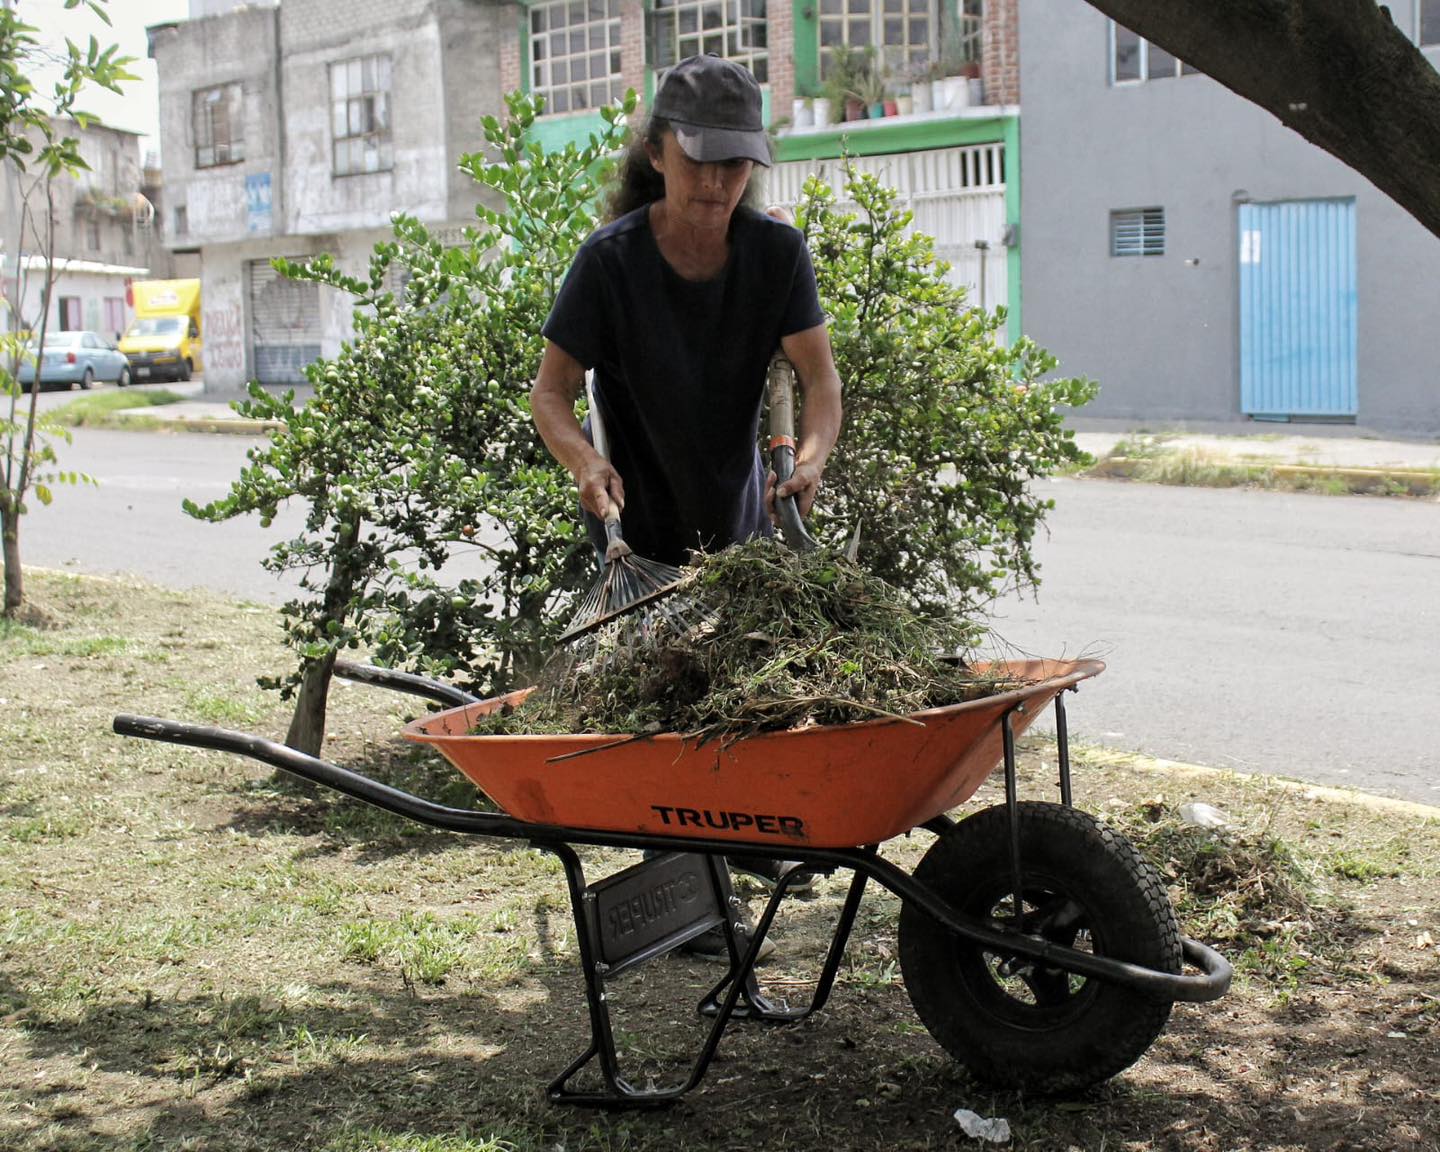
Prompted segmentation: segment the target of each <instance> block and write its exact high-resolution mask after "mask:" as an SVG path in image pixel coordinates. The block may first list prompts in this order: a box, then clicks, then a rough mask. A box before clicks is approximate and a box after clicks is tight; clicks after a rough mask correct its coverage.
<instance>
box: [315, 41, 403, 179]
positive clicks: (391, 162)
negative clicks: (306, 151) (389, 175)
mask: <svg viewBox="0 0 1440 1152" xmlns="http://www.w3.org/2000/svg"><path fill="white" fill-rule="evenodd" d="M330 130H331V134H332V135H333V137H334V139H333V143H332V148H333V149H334V152H333V171H334V173H335V175H337V176H351V175H354V174H356V173H360V172H385V171H388V170H389V169H391V168H393V167H394V166H395V157H394V151H393V148H392V145H391V142H390V57H389V56H388V55H386V54H380V55H374V56H356V57H354V58H353V59H350V60H341V61H339V62H337V63H335V64H331V65H330Z"/></svg>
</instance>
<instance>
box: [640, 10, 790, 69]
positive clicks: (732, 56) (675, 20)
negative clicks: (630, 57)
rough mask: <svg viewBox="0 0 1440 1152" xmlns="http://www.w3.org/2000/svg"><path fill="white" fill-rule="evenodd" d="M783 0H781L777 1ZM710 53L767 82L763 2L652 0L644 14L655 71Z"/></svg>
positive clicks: (766, 50) (767, 63)
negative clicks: (647, 25)
mask: <svg viewBox="0 0 1440 1152" xmlns="http://www.w3.org/2000/svg"><path fill="white" fill-rule="evenodd" d="M782 2H783V0H782ZM707 52H713V53H715V54H716V55H717V56H724V57H725V58H726V59H729V60H734V61H735V62H736V63H737V64H743V65H745V67H747V68H749V69H750V71H751V72H753V73H754V74H755V79H756V80H758V81H760V83H761V84H764V83H766V82H767V81H768V80H769V71H770V69H769V29H768V25H767V23H766V18H765V0H655V8H654V10H653V11H652V12H651V13H650V63H651V65H652V66H653V67H654V68H655V69H656V71H657V72H663V71H664V70H665V69H667V68H669V67H671V66H672V65H675V64H677V63H679V62H680V61H681V60H684V59H686V58H687V57H690V56H701V55H704V54H705V53H707Z"/></svg>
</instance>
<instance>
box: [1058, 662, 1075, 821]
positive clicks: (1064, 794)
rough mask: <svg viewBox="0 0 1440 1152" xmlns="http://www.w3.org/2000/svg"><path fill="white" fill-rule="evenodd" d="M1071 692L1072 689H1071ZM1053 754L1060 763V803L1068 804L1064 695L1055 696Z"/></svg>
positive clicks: (1068, 776)
mask: <svg viewBox="0 0 1440 1152" xmlns="http://www.w3.org/2000/svg"><path fill="white" fill-rule="evenodd" d="M1071 691H1072V692H1073V691H1074V689H1073V688H1072V689H1071ZM1055 754H1056V756H1057V758H1058V759H1059V761H1060V803H1062V804H1064V805H1065V807H1067V808H1069V807H1072V805H1071V802H1070V725H1069V723H1068V722H1067V720H1066V719H1065V693H1064V692H1060V693H1057V694H1056V696H1055Z"/></svg>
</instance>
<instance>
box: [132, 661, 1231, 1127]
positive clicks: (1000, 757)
mask: <svg viewBox="0 0 1440 1152" xmlns="http://www.w3.org/2000/svg"><path fill="white" fill-rule="evenodd" d="M1103 668H1104V665H1103V664H1101V663H1100V662H1099V661H1096V660H1082V661H1071V662H1065V661H1053V660H1052V661H1021V662H1013V663H1007V664H1003V665H1000V666H999V670H1001V671H1003V673H1004V674H1005V675H1006V676H1007V677H1014V678H1015V679H1017V680H1020V681H1023V682H1025V687H1022V688H1020V689H1017V690H1015V691H1010V692H1005V693H1002V694H1000V695H996V696H992V697H988V698H985V699H980V700H975V701H971V702H969V703H965V704H958V705H954V706H951V707H947V708H938V709H934V710H930V711H926V712H918V713H915V714H914V715H912V716H909V717H906V718H904V719H879V720H875V721H869V722H863V723H855V724H845V725H837V726H833V727H813V728H807V729H799V730H794V731H785V732H771V733H764V734H761V735H757V736H751V737H748V738H745V739H743V740H737V741H735V742H733V743H729V744H722V743H720V742H710V743H705V744H698V743H696V742H695V741H693V740H689V739H687V738H685V737H683V736H680V735H657V736H650V737H643V738H635V737H617V736H613V735H600V734H577V735H567V736H472V735H470V734H469V731H470V729H471V728H472V727H473V726H474V722H475V720H476V718H477V717H479V716H481V715H484V714H485V713H487V712H492V711H494V710H496V709H498V708H500V707H502V706H505V705H514V704H518V703H520V702H521V701H523V699H524V696H525V693H524V692H520V693H512V694H510V695H507V696H503V697H496V698H493V699H490V700H477V699H475V698H474V697H472V696H469V695H467V694H465V693H463V692H461V691H459V690H458V689H455V688H454V687H452V686H450V685H447V684H442V683H440V682H438V681H434V680H429V679H425V678H423V677H418V676H412V675H409V674H407V673H401V672H394V671H391V670H388V669H381V668H372V667H367V666H363V665H354V664H347V663H343V662H341V663H337V665H336V669H335V670H336V673H337V674H338V675H341V676H343V677H345V678H347V679H351V680H356V681H361V682H364V683H369V684H374V685H377V686H380V687H385V688H389V689H393V690H396V691H401V692H407V693H410V694H413V695H417V696H422V697H425V698H427V699H431V700H434V701H437V702H439V703H441V704H446V705H449V707H448V708H446V710H444V711H441V712H438V713H434V714H431V715H428V716H425V717H422V718H421V719H418V720H416V721H413V722H412V723H410V724H409V725H408V726H407V727H406V729H405V735H406V736H407V737H408V738H410V739H412V740H416V741H420V742H423V743H427V744H432V745H434V746H435V747H436V748H437V749H439V751H440V752H441V753H442V754H443V755H444V756H445V757H446V758H447V759H448V760H450V762H451V763H452V764H454V765H455V766H456V767H457V768H458V769H459V770H460V771H461V772H463V773H464V774H465V775H466V776H467V777H469V778H470V779H471V780H472V781H474V783H475V784H476V785H477V786H478V787H479V788H480V789H481V790H482V791H483V792H484V793H485V794H486V795H487V796H489V797H490V799H491V800H492V801H494V802H495V803H496V805H497V806H498V807H499V808H500V809H502V811H500V812H478V811H469V810H464V809H457V808H448V807H444V806H441V805H438V804H434V803H431V802H430V801H428V800H424V799H422V798H420V797H417V796H412V795H410V794H409V793H407V792H402V791H400V790H398V789H395V788H392V787H390V786H388V785H385V784H382V783H380V782H378V781H375V780H372V779H370V778H368V777H366V776H363V775H361V774H359V773H356V772H353V771H350V770H348V769H345V768H342V767H339V766H338V765H335V764H331V763H329V762H328V761H325V760H321V759H319V758H317V757H313V756H307V755H304V754H303V753H299V752H296V751H295V750H293V749H291V748H287V747H285V746H284V745H282V744H278V743H275V742H273V741H270V740H265V739H263V738H261V737H257V736H250V735H246V734H244V733H240V732H232V731H227V730H224V729H218V728H210V727H203V726H199V725H192V724H183V723H179V722H176V721H171V720H161V719H156V718H153V717H141V716H131V715H121V716H117V717H116V718H115V721H114V727H115V731H116V732H118V733H120V734H121V735H126V736H139V737H144V738H147V739H151V740H161V741H167V742H170V743H174V744H183V745H189V746H192V747H198V748H210V749H216V750H220V751H228V752H234V753H238V754H240V755H244V756H247V757H250V758H251V759H254V760H258V761H260V762H262V763H265V764H269V765H271V766H272V767H275V768H280V769H283V770H285V771H287V772H292V773H294V774H295V775H297V776H301V777H304V778H305V779H308V780H311V781H313V782H315V783H317V784H323V785H325V786H326V787H329V788H333V789H335V790H336V791H338V792H341V793H344V794H345V795H347V796H352V797H354V798H356V799H359V800H363V801H366V802H367V803H370V804H374V805H376V806H377V807H380V808H383V809H385V810H387V811H389V812H393V813H396V814H397V815H400V816H404V817H407V818H409V819H411V820H415V821H418V822H419V823H421V824H426V825H429V826H431V827H434V828H441V829H446V830H449V831H452V832H462V833H473V834H480V835H488V836H501V837H511V838H515V839H519V840H525V841H528V842H529V843H530V844H532V845H534V846H535V847H537V848H540V849H543V850H545V851H548V852H551V853H553V854H554V855H555V856H557V857H558V858H559V860H560V861H561V863H562V865H563V866H564V869H565V875H566V881H567V885H568V888H569V894H570V902H571V907H572V910H573V914H574V918H575V925H576V930H577V932H576V939H577V941H578V944H579V953H580V967H581V970H582V975H583V977H584V984H585V995H586V1002H587V1005H588V1008H589V1020H590V1042H589V1044H588V1046H587V1047H586V1049H585V1050H584V1051H583V1052H581V1053H580V1054H579V1055H578V1056H577V1057H576V1058H575V1059H574V1060H572V1061H571V1062H570V1064H569V1065H568V1066H567V1067H566V1068H565V1069H564V1070H563V1071H562V1072H561V1073H560V1074H559V1075H558V1076H556V1078H555V1079H554V1080H553V1081H552V1083H551V1084H550V1088H549V1093H550V1098H551V1099H552V1100H554V1101H556V1102H565V1103H575V1104H585V1105H594V1106H637V1105H639V1106H643V1105H657V1104H664V1103H667V1102H669V1101H672V1100H675V1099H676V1098H678V1097H680V1096H682V1095H683V1094H684V1093H685V1092H687V1091H689V1090H690V1089H691V1088H693V1087H694V1086H695V1085H696V1084H698V1083H699V1082H700V1080H701V1079H702V1078H703V1077H704V1075H705V1072H706V1070H707V1069H708V1067H709V1065H710V1062H711V1060H712V1058H713V1057H714V1055H715V1052H716V1050H717V1049H718V1046H719V1043H720V1040H721V1037H722V1035H723V1034H724V1031H725V1029H726V1028H727V1026H728V1025H729V1024H730V1022H731V1021H733V1020H742V1019H743V1020H757V1021H766V1022H793V1021H796V1020H800V1019H803V1018H804V1017H805V1016H807V1015H809V1014H810V1013H812V1012H814V1011H816V1010H818V1009H819V1008H820V1007H822V1006H823V1005H824V1004H825V1003H826V1001H827V1000H828V998H829V995H830V992H831V990H832V988H833V987H834V983H835V978H836V975H837V973H838V972H839V969H840V963H841V960H842V958H843V955H844V950H845V945H846V942H847V941H848V939H849V936H850V931H851V928H852V926H853V924H854V921H855V916H856V912H857V911H858V909H859V905H860V900H861V896H862V894H863V892H864V889H865V886H866V884H867V883H868V882H869V881H872V880H873V881H874V882H876V883H878V884H879V885H881V886H882V887H884V888H886V889H888V890H889V891H890V892H892V893H894V894H895V895H896V896H897V897H899V898H900V900H901V902H902V905H901V913H900V923H899V952H900V967H901V973H902V975H903V977H904V982H905V987H906V990H907V992H908V994H909V996H910V1001H911V1003H912V1004H913V1005H914V1007H915V1010H916V1012H917V1014H918V1015H919V1017H920V1019H921V1021H922V1022H923V1023H924V1025H925V1027H926V1028H927V1029H928V1030H929V1032H930V1033H931V1035H932V1036H933V1037H934V1038H935V1039H936V1040H937V1041H938V1042H939V1043H940V1044H941V1045H942V1046H943V1047H944V1048H945V1049H946V1050H947V1051H948V1052H949V1053H950V1054H951V1055H952V1056H953V1057H954V1058H955V1059H957V1060H959V1061H960V1062H961V1063H962V1064H964V1065H965V1066H966V1067H967V1068H968V1069H969V1071H970V1072H971V1073H972V1074H973V1075H974V1076H975V1077H976V1078H977V1079H979V1080H981V1081H983V1082H985V1083H989V1084H992V1085H996V1086H1000V1087H1005V1088H1020V1089H1026V1090H1029V1091H1032V1092H1039V1093H1045V1094H1062V1093H1066V1092H1073V1091H1076V1090H1079V1089H1081V1088H1084V1087H1087V1086H1089V1085H1091V1084H1094V1083H1097V1082H1099V1081H1102V1080H1105V1079H1108V1078H1109V1077H1111V1076H1113V1075H1115V1074H1116V1073H1118V1072H1120V1071H1121V1070H1122V1069H1124V1068H1126V1067H1128V1066H1129V1065H1130V1064H1132V1063H1133V1062H1134V1061H1135V1060H1137V1059H1139V1057H1140V1056H1141V1055H1142V1054H1143V1053H1144V1052H1145V1051H1146V1050H1147V1049H1148V1048H1149V1047H1150V1045H1151V1043H1153V1041H1154V1040H1155V1038H1156V1037H1157V1036H1158V1035H1159V1034H1160V1032H1161V1030H1162V1029H1163V1028H1164V1026H1165V1022H1166V1020H1167V1019H1168V1017H1169V1014H1170V1010H1171V1007H1172V1005H1173V1004H1174V1002H1175V1001H1177V1000H1179V1001H1192V1002H1201V1001H1209V1000H1214V999H1217V998H1219V997H1220V996H1222V995H1224V993H1225V991H1226V989H1227V988H1228V987H1229V984H1230V978H1231V969H1230V965H1229V964H1228V963H1227V962H1226V961H1225V960H1224V959H1223V958H1222V957H1221V956H1220V955H1219V954H1217V953H1216V952H1215V951H1214V950H1213V949H1211V948H1209V947H1207V946H1206V945H1204V944H1201V943H1199V942H1198V941H1195V940H1191V939H1188V938H1185V937H1184V936H1182V934H1181V932H1180V929H1179V926H1178V924H1177V922H1176V919H1175V915H1174V911H1173V909H1172V908H1171V906H1170V902H1169V899H1168V897H1167V895H1166V891H1165V886H1164V883H1163V881H1162V880H1161V879H1160V877H1159V876H1158V874H1157V873H1156V872H1155V871H1154V869H1153V868H1151V867H1150V866H1149V865H1148V864H1147V863H1146V862H1145V861H1144V860H1143V859H1142V858H1141V857H1140V855H1139V854H1138V853H1137V852H1136V850H1135V849H1134V847H1133V846H1132V845H1131V844H1129V843H1128V842H1127V841H1126V840H1125V839H1124V838H1123V837H1122V836H1120V835H1119V834H1118V833H1117V832H1116V831H1115V830H1114V829H1112V828H1110V827H1108V826H1107V825H1105V824H1103V823H1101V822H1100V821H1098V820H1096V819H1095V818H1093V817H1091V816H1089V815H1087V814H1086V813H1084V812H1082V811H1080V810H1079V809H1077V808H1075V807H1073V805H1072V802H1071V800H1072V797H1071V780H1070V762H1069V751H1068V732H1067V727H1066V720H1065V708H1064V698H1063V695H1064V693H1065V692H1066V691H1067V690H1073V689H1074V688H1075V687H1076V685H1077V684H1078V683H1079V682H1080V681H1082V680H1084V679H1087V678H1088V677H1091V676H1095V675H1097V674H1098V673H1099V672H1100V671H1101V670H1102V669H1103ZM1052 702H1053V704H1054V708H1055V720H1056V736H1057V742H1058V753H1059V756H1058V760H1059V802H1058V803H1051V802H1041V801H1030V800H1024V801H1022V800H1021V799H1020V798H1019V796H1018V794H1017V792H1018V789H1017V780H1016V767H1015V738H1016V737H1017V736H1018V735H1019V734H1020V733H1021V732H1023V731H1024V730H1025V728H1026V727H1028V726H1029V724H1030V723H1031V722H1032V721H1033V720H1034V719H1035V717H1036V716H1037V715H1038V714H1039V713H1040V712H1041V711H1043V710H1044V708H1045V707H1046V706H1047V705H1049V704H1051V703H1052ZM997 764H1001V765H1003V769H1004V773H1005V802H1004V803H1003V804H999V805H996V806H994V807H991V808H987V809H985V810H983V811H980V812H978V813H975V814H973V815H970V816H967V817H965V818H964V819H960V820H956V819H953V818H952V817H951V816H949V815H947V813H948V812H950V811H951V810H952V809H954V808H955V807H956V806H958V805H960V804H962V803H963V802H964V801H965V800H967V799H969V798H970V796H972V795H973V794H974V792H975V790H976V789H977V788H978V787H979V786H980V784H981V782H982V781H983V780H984V779H985V778H986V777H987V776H988V775H989V773H990V772H991V771H992V770H993V769H994V768H995V766H996V765H997ZM915 828H925V829H927V830H929V831H930V832H933V833H934V834H935V835H936V840H935V843H934V844H933V845H932V846H931V847H930V849H929V850H928V851H927V852H926V853H925V856H924V857H923V859H922V860H921V861H920V863H919V865H918V866H917V867H916V869H915V871H914V872H913V873H908V872H906V871H905V870H904V869H902V868H900V867H898V866H896V865H895V864H893V863H891V862H890V861H888V860H886V859H885V858H884V857H882V856H881V855H880V854H879V851H878V848H879V845H880V844H882V843H883V842H884V841H886V840H889V839H891V838H893V837H895V836H898V835H901V834H903V833H908V832H910V831H911V830H913V829H915ZM576 844H589V845H598V846H605V847H613V848H638V849H646V850H648V851H647V858H646V859H645V860H643V861H642V862H641V863H639V864H636V865H634V866H633V867H629V868H626V869H624V870H622V871H620V872H617V873H615V874H614V875H611V876H607V877H605V878H603V879H600V880H597V881H594V882H587V881H586V879H585V876H584V872H583V870H582V868H581V863H580V859H579V856H578V855H577V853H576V852H575V849H574V847H573V845H576ZM726 857H731V858H744V857H752V858H753V857H761V858H770V859H774V858H781V859H785V860H796V861H799V862H800V863H801V865H802V867H801V868H800V869H798V870H794V871H791V872H789V873H787V874H786V875H784V876H783V877H781V879H780V880H779V882H778V883H777V884H776V887H775V890H774V892H773V893H772V894H771V896H770V898H769V901H768V903H767V904H766V906H765V910H764V912H763V913H762V914H761V916H760V918H759V920H758V922H757V924H756V927H755V930H754V932H753V933H752V934H751V935H750V936H749V937H748V940H747V938H746V937H744V936H742V935H741V934H740V932H739V930H738V929H739V927H740V925H739V911H738V910H739V907H740V901H739V899H738V897H736V896H735V895H734V893H733V892H732V891H731V888H730V880H729V872H728V869H727V868H726V866H725V858H726ZM837 871H848V872H849V873H850V874H851V881H850V886H849V890H848V892H847V894H846V897H845V901H844V903H843V905H842V907H841V910H840V913H839V916H838V919H837V922H836V925H835V930H834V934H833V936H832V938H831V941H830V945H829V947H828V949H827V951H826V955H825V959H824V962H823V966H822V968H821V970H820V974H819V977H818V979H817V982H816V987H815V992H814V994H813V996H812V997H811V999H810V1002H809V1003H808V1004H804V1005H800V1006H790V1005H788V1004H785V1003H781V1002H777V1001H772V1000H771V999H769V998H768V997H766V996H764V995H763V994H762V993H761V990H760V988H759V985H758V982H757V981H756V978H755V972H754V968H755V960H756V957H757V955H758V953H759V949H760V946H761V942H762V941H763V940H764V938H765V935H766V933H767V932H768V931H769V930H770V927H771V925H772V923H773V922H774V919H775V915H776V912H777V911H778V909H779V907H780V905H781V903H782V902H783V900H784V899H785V897H786V895H787V893H788V892H789V890H790V888H791V887H792V886H793V885H794V884H795V883H796V882H797V881H799V880H800V878H801V877H802V876H804V875H807V874H810V875H814V874H823V875H829V874H832V873H835V872H837ZM716 927H719V928H720V929H721V930H722V932H723V934H724V936H725V939H726V942H727V947H728V952H729V965H728V967H727V970H726V972H725V974H724V976H722V977H721V978H720V980H719V981H718V983H716V985H715V986H714V987H713V988H711V989H710V990H709V991H708V992H707V993H706V995H705V997H704V999H702V1001H701V1003H700V1005H699V1010H700V1012H701V1014H702V1015H703V1016H708V1017H710V1019H711V1023H710V1027H709V1029H708V1031H707V1034H706V1037H705V1040H704V1043H703V1046H702V1048H701V1050H700V1052H699V1055H698V1056H697V1057H696V1059H695V1061H694V1063H693V1065H692V1067H691V1068H690V1071H689V1073H688V1075H687V1076H685V1077H684V1078H683V1080H681V1081H679V1082H678V1083H675V1084H672V1085H668V1086H659V1087H656V1086H653V1085H647V1086H646V1087H643V1088H641V1087H637V1086H635V1085H634V1084H632V1083H631V1082H630V1081H629V1080H627V1079H626V1077H625V1075H624V1073H623V1071H622V1069H621V1067H620V1061H619V1058H618V1055H617V1053H616V1048H615V1041H614V1037H613V1034H612V1031H611V1024H610V1014H609V1009H608V1006H607V1002H606V986H607V983H608V982H609V981H611V980H613V979H614V978H615V977H616V976H617V975H618V974H619V973H620V972H622V971H624V970H625V969H628V968H631V967H633V966H635V965H637V964H641V963H643V962H645V961H647V960H650V959H653V958H654V957H657V956H660V955H663V954H665V953H667V952H669V951H671V950H672V949H674V948H677V947H679V946H680V945H681V944H683V943H685V942H686V941H688V940H690V939H691V938H693V937H695V936H697V935H699V934H700V933H702V932H706V931H709V930H711V929H714V928H716ZM587 1069H589V1070H590V1072H591V1073H592V1074H589V1075H588V1076H585V1077H582V1072H585V1070H587ZM595 1071H598V1079H599V1084H598V1086H596V1085H595V1083H594V1081H595V1079H596V1077H595V1076H594V1075H593V1072H595ZM582 1079H584V1080H586V1081H587V1082H586V1083H584V1084H582V1083H580V1081H581V1080H582Z"/></svg>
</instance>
